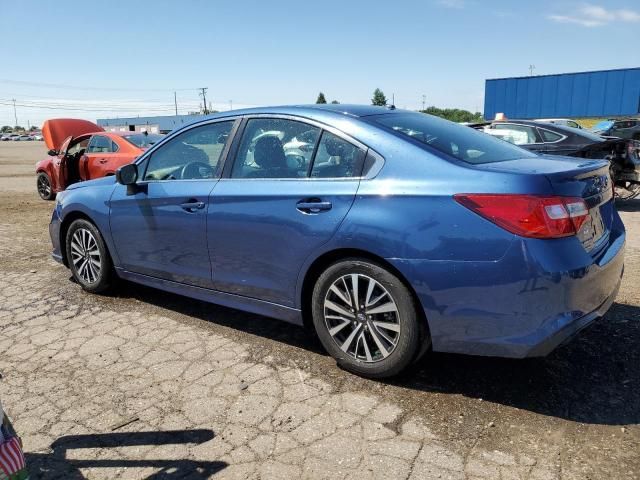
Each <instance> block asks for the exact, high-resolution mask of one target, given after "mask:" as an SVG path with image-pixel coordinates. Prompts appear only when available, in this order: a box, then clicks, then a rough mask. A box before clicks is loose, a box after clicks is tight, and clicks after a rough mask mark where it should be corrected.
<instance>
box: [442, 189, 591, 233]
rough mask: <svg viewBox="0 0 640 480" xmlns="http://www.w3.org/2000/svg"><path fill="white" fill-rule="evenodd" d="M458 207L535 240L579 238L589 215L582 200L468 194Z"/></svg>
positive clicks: (457, 196)
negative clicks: (465, 208)
mask: <svg viewBox="0 0 640 480" xmlns="http://www.w3.org/2000/svg"><path fill="white" fill-rule="evenodd" d="M453 198H454V199H455V200H456V201H457V202H458V203H460V204H461V205H464V206H465V207H467V208H468V209H470V210H472V211H474V212H475V213H477V214H478V215H481V216H482V217H484V218H486V219H487V220H490V221H491V222H493V223H495V224H496V225H499V226H500V227H502V228H504V229H505V230H508V231H509V232H511V233H515V234H517V235H521V236H523V237H532V238H561V237H568V236H571V235H575V234H576V233H577V232H578V231H579V230H580V227H582V224H583V223H584V221H585V220H586V219H587V216H588V215H589V210H588V208H587V204H586V203H585V202H584V200H583V199H582V198H574V197H539V196H536V195H512V194H485V193H478V194H475V193H464V194H458V195H454V197H453Z"/></svg>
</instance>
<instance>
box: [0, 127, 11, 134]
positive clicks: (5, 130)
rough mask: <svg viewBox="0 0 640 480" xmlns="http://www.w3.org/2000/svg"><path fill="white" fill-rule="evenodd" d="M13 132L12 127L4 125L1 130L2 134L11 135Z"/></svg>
mask: <svg viewBox="0 0 640 480" xmlns="http://www.w3.org/2000/svg"><path fill="white" fill-rule="evenodd" d="M10 131H11V127H10V126H9V125H4V126H3V127H2V128H0V133H9V132H10Z"/></svg>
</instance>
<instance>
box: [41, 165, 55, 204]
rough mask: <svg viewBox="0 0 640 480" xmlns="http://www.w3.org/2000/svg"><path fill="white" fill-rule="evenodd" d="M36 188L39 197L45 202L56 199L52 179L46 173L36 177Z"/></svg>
mask: <svg viewBox="0 0 640 480" xmlns="http://www.w3.org/2000/svg"><path fill="white" fill-rule="evenodd" d="M36 187H37V189H38V195H40V198H42V199H43V200H53V199H54V198H55V197H56V194H55V193H54V191H53V187H52V186H51V179H50V178H49V175H47V174H46V173H44V172H40V173H38V176H37V177H36Z"/></svg>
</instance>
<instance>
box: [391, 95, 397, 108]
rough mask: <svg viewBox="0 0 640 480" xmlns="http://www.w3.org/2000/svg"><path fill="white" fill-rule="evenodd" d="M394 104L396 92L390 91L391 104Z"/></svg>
mask: <svg viewBox="0 0 640 480" xmlns="http://www.w3.org/2000/svg"><path fill="white" fill-rule="evenodd" d="M395 104H396V94H395V93H392V94H391V105H395Z"/></svg>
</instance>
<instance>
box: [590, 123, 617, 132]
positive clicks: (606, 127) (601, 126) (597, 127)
mask: <svg viewBox="0 0 640 480" xmlns="http://www.w3.org/2000/svg"><path fill="white" fill-rule="evenodd" d="M612 126H613V122H612V121H610V120H605V121H603V122H598V123H596V124H595V125H594V126H593V127H592V128H591V131H592V132H602V131H604V130H609V129H610V128H611V127H612Z"/></svg>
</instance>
